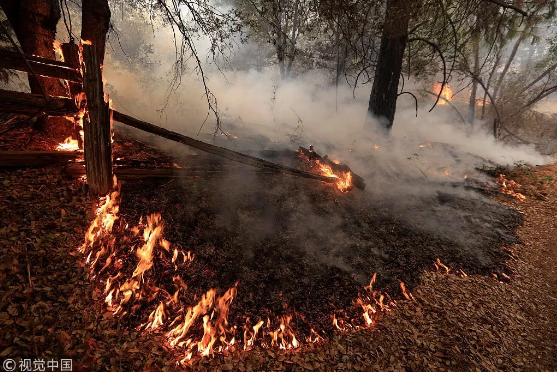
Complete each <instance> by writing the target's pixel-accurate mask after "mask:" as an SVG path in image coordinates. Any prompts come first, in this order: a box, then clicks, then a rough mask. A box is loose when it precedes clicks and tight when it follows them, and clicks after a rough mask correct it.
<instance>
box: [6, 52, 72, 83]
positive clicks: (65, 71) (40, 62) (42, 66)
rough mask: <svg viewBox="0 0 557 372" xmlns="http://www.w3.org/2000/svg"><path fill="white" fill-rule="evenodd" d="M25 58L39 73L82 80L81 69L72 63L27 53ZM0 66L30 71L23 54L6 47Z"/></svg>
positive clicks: (69, 79)
mask: <svg viewBox="0 0 557 372" xmlns="http://www.w3.org/2000/svg"><path fill="white" fill-rule="evenodd" d="M25 58H27V60H28V61H29V64H30V65H31V68H32V69H33V71H35V72H36V73H37V74H38V75H42V76H48V77H53V78H58V79H64V80H68V81H74V82H81V74H80V73H79V70H78V69H76V68H75V67H73V66H71V65H70V64H67V63H64V62H59V61H55V60H52V59H48V58H42V57H36V56H30V55H26V56H25ZM0 67H4V68H7V69H12V70H17V71H23V72H29V71H28V67H27V65H26V64H25V62H24V61H23V60H22V57H21V55H19V53H17V52H13V51H11V50H8V49H5V48H0Z"/></svg>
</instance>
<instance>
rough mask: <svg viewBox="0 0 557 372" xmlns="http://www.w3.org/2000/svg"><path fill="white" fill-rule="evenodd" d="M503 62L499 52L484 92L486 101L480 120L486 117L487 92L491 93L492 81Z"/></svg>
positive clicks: (484, 101) (483, 104)
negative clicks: (500, 63)
mask: <svg viewBox="0 0 557 372" xmlns="http://www.w3.org/2000/svg"><path fill="white" fill-rule="evenodd" d="M500 61H501V52H499V54H497V58H495V63H494V64H493V68H492V69H491V72H490V73H489V77H488V78H487V84H486V86H485V90H484V99H483V101H482V114H481V116H480V119H481V120H483V119H484V117H485V105H486V103H487V92H488V91H489V88H490V87H491V81H492V80H493V76H494V75H495V71H497V68H498V67H499V62H500Z"/></svg>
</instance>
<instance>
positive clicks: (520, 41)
mask: <svg viewBox="0 0 557 372" xmlns="http://www.w3.org/2000/svg"><path fill="white" fill-rule="evenodd" d="M529 30H530V25H529V24H527V25H526V27H524V30H523V31H522V33H521V34H520V36H519V37H518V39H517V40H516V42H515V43H514V46H513V49H512V51H511V54H510V56H509V59H508V60H507V63H506V64H505V67H504V68H503V71H501V75H499V79H497V83H496V84H495V90H494V91H493V98H494V99H495V100H497V94H498V93H499V89H500V88H501V84H502V83H503V80H504V79H505V75H506V74H507V71H508V70H509V67H511V64H512V62H513V60H514V57H515V56H516V52H517V51H518V47H519V46H520V44H522V42H523V41H524V39H525V38H526V36H527V34H528V31H529Z"/></svg>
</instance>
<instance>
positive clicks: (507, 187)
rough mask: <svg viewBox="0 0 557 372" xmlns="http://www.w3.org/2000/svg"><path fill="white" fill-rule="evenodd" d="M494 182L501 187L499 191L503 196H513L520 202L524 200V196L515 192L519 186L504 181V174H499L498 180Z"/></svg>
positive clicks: (511, 181)
mask: <svg viewBox="0 0 557 372" xmlns="http://www.w3.org/2000/svg"><path fill="white" fill-rule="evenodd" d="M495 182H496V183H497V184H498V185H500V186H501V188H500V191H501V192H502V193H503V194H507V195H511V196H514V197H515V198H517V199H518V200H520V201H524V200H526V196H524V195H522V194H521V193H519V192H516V189H518V188H520V187H521V186H520V184H518V183H516V182H514V181H513V180H508V179H506V178H505V175H504V174H499V178H498V179H497V180H496V181H495Z"/></svg>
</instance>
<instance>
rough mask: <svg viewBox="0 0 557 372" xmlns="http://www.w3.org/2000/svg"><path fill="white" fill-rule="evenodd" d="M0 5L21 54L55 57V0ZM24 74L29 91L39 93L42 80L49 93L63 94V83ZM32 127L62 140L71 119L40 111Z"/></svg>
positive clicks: (57, 11)
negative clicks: (13, 32) (52, 115)
mask: <svg viewBox="0 0 557 372" xmlns="http://www.w3.org/2000/svg"><path fill="white" fill-rule="evenodd" d="M0 6H1V7H2V9H3V10H4V13H6V16H7V17H8V21H9V22H10V24H11V25H12V27H13V29H14V31H15V34H16V37H17V39H18V41H19V43H20V45H21V49H22V50H23V52H24V53H25V54H31V55H35V56H40V57H44V58H48V59H52V60H54V59H56V58H55V55H54V49H53V42H54V40H55V36H56V25H57V23H58V21H59V20H60V16H61V14H60V5H59V2H58V0H0ZM28 77H29V87H30V88H31V93H34V94H42V90H41V88H40V85H39V84H42V86H43V87H44V90H45V92H46V94H47V95H49V96H55V97H63V96H67V91H66V89H65V87H64V86H63V85H62V83H61V82H60V80H58V79H54V78H46V77H39V78H38V81H37V79H35V77H34V76H33V75H31V74H29V75H28ZM35 127H36V128H37V129H39V130H42V131H44V132H45V133H48V134H49V135H51V136H53V137H54V138H55V139H57V140H60V141H62V140H63V139H64V138H66V137H67V136H68V135H69V134H71V132H72V131H73V127H74V123H73V121H71V120H67V119H66V118H62V117H56V118H49V117H48V116H46V115H44V116H42V117H39V119H38V120H37V122H36V124H35Z"/></svg>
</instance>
